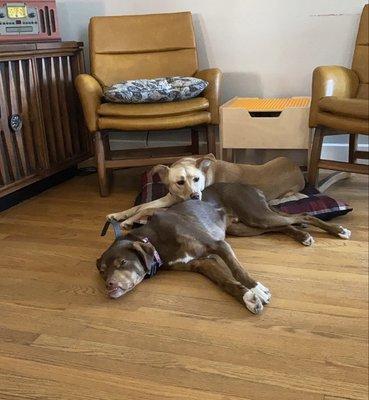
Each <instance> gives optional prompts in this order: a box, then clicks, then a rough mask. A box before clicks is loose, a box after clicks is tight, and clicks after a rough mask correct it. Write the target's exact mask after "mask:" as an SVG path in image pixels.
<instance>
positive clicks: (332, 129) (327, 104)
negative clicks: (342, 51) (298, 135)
mask: <svg viewBox="0 0 369 400" xmlns="http://www.w3.org/2000/svg"><path fill="white" fill-rule="evenodd" d="M368 12H369V9H368V5H366V6H365V7H364V9H363V13H362V16H361V20H360V25H359V31H358V35H357V40H356V45H355V52H354V57H353V61H352V67H351V69H349V68H345V67H342V66H337V65H334V66H325V67H318V68H316V69H315V70H314V72H313V85H312V101H311V108H310V127H312V128H316V129H315V133H314V141H313V147H312V151H311V158H310V165H309V177H308V180H309V183H310V184H313V185H315V184H316V183H317V179H318V172H319V168H323V169H332V170H338V171H346V172H357V173H364V174H368V173H369V171H368V167H367V166H366V165H363V164H357V163H356V160H357V159H368V153H367V152H363V151H358V150H357V136H358V134H364V135H368V134H369V90H368V88H369V37H368V25H369V19H368V18H369V15H368ZM342 133H348V134H350V145H349V159H348V162H338V161H332V160H322V159H321V158H320V157H321V149H322V145H323V139H324V136H326V135H338V134H342Z"/></svg>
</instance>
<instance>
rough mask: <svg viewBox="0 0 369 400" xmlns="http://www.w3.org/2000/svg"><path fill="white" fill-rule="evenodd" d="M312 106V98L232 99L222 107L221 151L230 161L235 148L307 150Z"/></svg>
mask: <svg viewBox="0 0 369 400" xmlns="http://www.w3.org/2000/svg"><path fill="white" fill-rule="evenodd" d="M309 107H310V98H309V97H291V98H274V99H260V98H241V97H236V98H233V99H232V100H230V101H228V102H227V103H225V104H224V105H222V106H221V107H220V143H221V150H224V153H225V157H226V158H227V159H228V161H233V155H234V153H233V150H234V149H264V150H267V149H268V150H270V149H280V150H282V149H283V150H285V149H290V150H292V149H294V150H297V149H304V150H306V152H307V153H308V149H309V142H310V129H309V124H308V120H309ZM221 154H222V151H221Z"/></svg>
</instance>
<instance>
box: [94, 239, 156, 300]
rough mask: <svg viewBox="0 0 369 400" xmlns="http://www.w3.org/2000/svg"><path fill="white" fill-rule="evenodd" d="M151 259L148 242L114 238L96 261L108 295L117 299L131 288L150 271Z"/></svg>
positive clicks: (152, 251)
mask: <svg viewBox="0 0 369 400" xmlns="http://www.w3.org/2000/svg"><path fill="white" fill-rule="evenodd" d="M153 259H154V248H153V246H152V245H151V244H150V243H142V242H133V241H129V240H124V239H118V240H116V241H115V242H114V243H113V244H112V245H111V246H110V247H109V248H108V250H106V251H105V252H104V253H103V255H102V256H101V257H100V258H99V259H98V260H97V261H96V266H97V269H98V270H99V272H100V274H101V276H102V278H103V279H104V280H105V285H106V290H107V293H108V295H109V296H110V297H111V298H113V299H117V298H118V297H120V296H122V295H124V294H126V293H127V292H129V291H130V290H132V289H133V288H134V287H135V286H136V285H138V284H139V283H140V282H141V281H142V280H143V279H144V277H145V275H146V274H147V273H148V272H149V271H150V268H151V264H152V262H153Z"/></svg>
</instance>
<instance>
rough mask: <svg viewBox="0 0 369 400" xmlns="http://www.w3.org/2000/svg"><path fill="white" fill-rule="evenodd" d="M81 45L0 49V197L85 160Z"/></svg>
mask: <svg viewBox="0 0 369 400" xmlns="http://www.w3.org/2000/svg"><path fill="white" fill-rule="evenodd" d="M83 72H84V61H83V52H82V46H81V43H77V42H60V43H34V44H16V45H0V197H2V196H4V195H6V194H9V193H11V192H14V191H15V190H17V189H19V188H21V187H24V186H26V185H29V184H31V183H34V182H36V181H38V180H40V179H43V178H45V177H47V176H50V175H52V174H54V173H56V172H59V171H61V170H63V169H66V168H68V167H70V166H73V165H75V164H77V163H78V162H80V161H82V160H84V159H86V158H88V157H89V156H90V152H91V147H90V140H89V135H88V133H87V131H86V129H85V128H84V124H83V118H82V112H81V108H80V104H79V100H78V97H77V94H76V92H75V89H74V84H73V82H74V78H75V77H76V76H77V75H78V74H80V73H83Z"/></svg>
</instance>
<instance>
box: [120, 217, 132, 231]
mask: <svg viewBox="0 0 369 400" xmlns="http://www.w3.org/2000/svg"><path fill="white" fill-rule="evenodd" d="M132 226H133V222H131V221H129V220H128V219H127V220H126V221H123V222H121V224H120V227H121V228H122V229H126V230H130V229H132Z"/></svg>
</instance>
